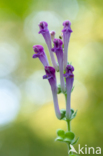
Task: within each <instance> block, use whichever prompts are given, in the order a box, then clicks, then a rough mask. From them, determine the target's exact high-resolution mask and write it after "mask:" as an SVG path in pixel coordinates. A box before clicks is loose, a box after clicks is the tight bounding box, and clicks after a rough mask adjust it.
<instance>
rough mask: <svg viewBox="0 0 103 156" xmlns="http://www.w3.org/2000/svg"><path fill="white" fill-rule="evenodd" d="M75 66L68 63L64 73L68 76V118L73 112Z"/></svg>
mask: <svg viewBox="0 0 103 156" xmlns="http://www.w3.org/2000/svg"><path fill="white" fill-rule="evenodd" d="M73 71H74V67H73V66H72V65H67V67H66V73H65V74H64V77H65V78H66V88H67V102H66V118H67V119H69V118H70V115H71V114H70V113H71V105H70V102H71V91H72V87H73V81H74V75H73V73H72V72H73Z"/></svg>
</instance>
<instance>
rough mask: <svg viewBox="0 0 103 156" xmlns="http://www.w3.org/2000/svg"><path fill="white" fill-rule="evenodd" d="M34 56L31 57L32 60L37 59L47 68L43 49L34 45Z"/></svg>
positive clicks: (47, 64)
mask: <svg viewBox="0 0 103 156" xmlns="http://www.w3.org/2000/svg"><path fill="white" fill-rule="evenodd" d="M33 49H34V52H35V54H34V55H33V56H32V57H33V58H39V60H40V61H41V62H42V64H43V65H44V67H45V66H49V63H48V59H47V56H46V54H45V52H44V48H43V46H41V45H34V46H33Z"/></svg>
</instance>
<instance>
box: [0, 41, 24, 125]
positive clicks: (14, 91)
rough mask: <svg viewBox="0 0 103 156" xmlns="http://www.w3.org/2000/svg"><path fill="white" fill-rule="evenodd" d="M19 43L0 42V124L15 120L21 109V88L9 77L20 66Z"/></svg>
mask: <svg viewBox="0 0 103 156" xmlns="http://www.w3.org/2000/svg"><path fill="white" fill-rule="evenodd" d="M19 50H20V48H19V45H18V44H16V43H15V42H14V41H11V40H8V42H0V78H1V79H0V125H5V124H8V123H9V122H11V121H13V120H14V119H15V118H16V116H17V114H18V113H19V109H20V98H21V95H20V90H19V88H18V87H17V86H16V85H15V84H14V83H13V82H12V81H10V80H9V79H8V78H7V77H9V78H11V75H10V74H11V73H12V72H13V71H15V70H16V69H17V67H18V64H19V61H20V54H19Z"/></svg>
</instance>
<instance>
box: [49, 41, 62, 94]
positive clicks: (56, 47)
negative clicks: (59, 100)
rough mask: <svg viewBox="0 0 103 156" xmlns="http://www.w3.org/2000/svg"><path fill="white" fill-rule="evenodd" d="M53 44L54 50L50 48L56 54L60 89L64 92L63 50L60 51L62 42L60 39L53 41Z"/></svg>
mask: <svg viewBox="0 0 103 156" xmlns="http://www.w3.org/2000/svg"><path fill="white" fill-rule="evenodd" d="M53 43H54V48H52V51H53V52H55V53H56V56H57V60H58V63H59V71H60V82H61V89H62V91H63V92H65V83H64V77H63V49H62V45H63V42H62V40H60V39H54V41H53Z"/></svg>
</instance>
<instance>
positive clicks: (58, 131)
mask: <svg viewBox="0 0 103 156" xmlns="http://www.w3.org/2000/svg"><path fill="white" fill-rule="evenodd" d="M57 135H58V136H59V137H62V138H64V136H65V132H64V130H62V129H58V130H57Z"/></svg>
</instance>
